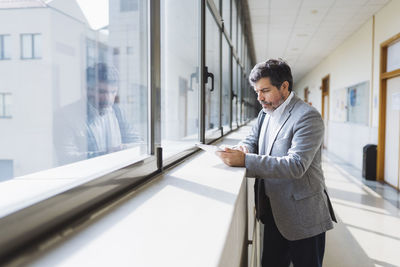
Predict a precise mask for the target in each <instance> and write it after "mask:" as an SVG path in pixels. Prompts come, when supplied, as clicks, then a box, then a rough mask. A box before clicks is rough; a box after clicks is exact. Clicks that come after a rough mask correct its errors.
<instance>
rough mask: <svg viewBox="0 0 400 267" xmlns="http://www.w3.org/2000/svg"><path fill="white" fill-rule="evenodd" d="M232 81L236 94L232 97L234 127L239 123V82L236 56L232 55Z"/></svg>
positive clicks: (233, 92)
mask: <svg viewBox="0 0 400 267" xmlns="http://www.w3.org/2000/svg"><path fill="white" fill-rule="evenodd" d="M232 82H233V86H232V94H233V95H234V98H233V99H232V128H236V127H237V125H238V124H237V119H238V116H237V112H238V109H237V102H238V93H237V88H238V84H237V62H236V60H235V58H234V57H232Z"/></svg>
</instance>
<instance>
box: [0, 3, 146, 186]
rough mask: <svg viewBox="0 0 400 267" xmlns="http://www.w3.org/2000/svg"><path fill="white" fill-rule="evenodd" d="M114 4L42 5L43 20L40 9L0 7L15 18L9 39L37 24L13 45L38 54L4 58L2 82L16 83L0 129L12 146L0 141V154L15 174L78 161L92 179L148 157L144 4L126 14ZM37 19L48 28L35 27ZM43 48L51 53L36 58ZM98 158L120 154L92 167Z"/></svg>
mask: <svg viewBox="0 0 400 267" xmlns="http://www.w3.org/2000/svg"><path fill="white" fill-rule="evenodd" d="M118 1H119V0H109V1H84V0H77V1H67V2H68V5H65V6H64V5H61V6H58V7H57V9H53V8H51V7H49V6H46V7H44V8H45V9H47V10H46V12H48V13H49V16H45V17H43V15H42V14H43V9H42V8H40V9H37V8H32V9H24V11H26V12H28V13H29V14H27V15H26V16H23V17H21V16H19V15H18V14H19V13H20V12H21V10H18V7H16V8H15V9H8V10H5V11H4V12H8V13H9V14H8V15H10V17H15V21H14V22H12V21H10V23H11V24H13V25H14V27H13V29H14V31H15V32H12V33H10V35H11V36H13V35H14V34H15V35H17V34H19V33H21V32H26V28H27V27H28V26H32V27H30V28H32V29H34V32H32V33H26V34H22V35H21V45H22V47H21V48H20V46H19V45H18V46H12V49H13V50H14V51H18V52H19V51H21V52H22V57H24V58H32V57H34V58H38V60H32V61H26V60H18V61H12V62H10V63H8V62H2V63H4V64H10V65H9V66H10V67H9V68H4V70H6V73H5V74H4V76H2V79H3V80H4V81H2V83H3V82H4V84H8V85H15V86H14V87H11V88H7V90H10V93H12V95H10V96H9V97H8V98H7V99H6V103H5V104H6V110H7V115H12V119H11V120H12V123H11V124H10V128H9V129H8V131H7V132H5V131H0V137H1V138H0V140H7V142H8V143H9V144H13V145H9V146H8V145H7V146H3V143H1V142H2V141H0V147H2V148H3V147H5V148H6V149H2V151H1V152H2V155H1V158H7V159H10V160H12V161H13V162H14V172H13V175H14V176H15V177H19V176H22V175H27V174H33V173H35V172H38V171H47V170H49V169H52V168H54V167H59V166H63V165H66V164H70V163H77V162H79V163H80V164H88V165H81V166H85V167H84V170H85V171H84V172H83V171H82V172H80V174H79V175H80V176H81V177H84V178H88V179H89V178H94V177H98V176H99V175H101V174H105V173H107V172H110V171H113V170H115V169H116V168H117V166H119V167H118V168H120V167H122V166H121V165H124V164H125V166H126V165H128V164H129V162H130V163H132V162H133V161H135V159H139V158H143V155H146V154H147V126H148V123H147V112H148V111H147V110H148V104H147V103H148V98H147V90H148V89H147V76H148V75H147V28H146V25H147V17H146V16H147V1H140V2H139V6H138V8H137V10H136V11H132V12H129V14H128V13H121V11H120V8H119V5H118ZM16 5H18V4H16ZM49 5H51V3H49ZM64 7H65V9H64ZM20 8H24V3H23V2H21V6H20ZM71 10H74V12H73V13H72V12H71ZM38 21H40V22H42V23H43V25H46V27H33V25H38V24H37V22H38ZM83 21H85V22H87V23H83ZM17 22H18V23H17ZM81 22H82V23H81ZM41 30H43V32H40V31H41ZM32 41H33V44H32ZM127 47H131V48H132V49H131V53H129V54H127V53H126V52H125V51H127V49H126V48H127ZM48 48H51V53H48V55H49V56H51V58H46V60H42V59H40V58H41V57H42V55H43V52H44V51H46V50H45V49H48ZM20 49H21V50H20ZM14 51H13V53H14ZM118 51H119V52H118ZM32 53H33V54H32ZM4 64H3V65H4ZM11 64H12V65H11ZM16 71H18V72H16ZM16 79H18V80H22V81H28V82H19V81H17V80H16ZM17 85H18V86H17ZM11 96H12V98H11ZM11 108H12V109H11ZM15 147H18V149H14V148H15ZM37 151H40V152H41V155H43V156H41V157H37V156H36V155H37ZM114 152H115V153H114ZM111 153H113V155H108V154H111ZM128 153H129V157H127V156H125V155H128ZM102 155H107V156H106V158H109V157H110V156H113V157H121V158H118V160H115V161H106V163H107V164H94V165H93V163H92V165H90V163H91V162H96V160H99V159H94V158H95V157H98V156H102ZM126 158H129V160H127V159H126ZM108 164H109V165H108ZM71 166H76V164H74V165H71ZM86 166H91V167H86ZM68 167H69V166H68ZM49 186H50V184H49Z"/></svg>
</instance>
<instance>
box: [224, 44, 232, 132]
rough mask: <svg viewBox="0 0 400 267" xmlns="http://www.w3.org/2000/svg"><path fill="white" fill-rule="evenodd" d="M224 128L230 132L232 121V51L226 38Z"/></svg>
mask: <svg viewBox="0 0 400 267" xmlns="http://www.w3.org/2000/svg"><path fill="white" fill-rule="evenodd" d="M222 40H223V43H222V44H223V46H222V50H223V53H222V62H223V64H222V126H224V133H225V132H227V130H229V121H230V102H231V98H230V90H231V77H230V76H231V72H230V64H229V62H230V59H231V49H230V46H229V44H228V41H227V40H226V39H225V37H223V38H222Z"/></svg>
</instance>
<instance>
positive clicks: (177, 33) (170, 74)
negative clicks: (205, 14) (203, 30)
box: [161, 0, 199, 158]
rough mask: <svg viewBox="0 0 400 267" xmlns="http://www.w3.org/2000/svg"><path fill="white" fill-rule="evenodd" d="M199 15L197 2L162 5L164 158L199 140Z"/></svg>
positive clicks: (181, 0) (167, 0) (176, 0)
mask: <svg viewBox="0 0 400 267" xmlns="http://www.w3.org/2000/svg"><path fill="white" fill-rule="evenodd" d="M198 13H199V12H198V3H197V2H196V1H187V0H165V1H161V145H162V147H163V157H164V158H167V157H169V156H171V155H173V154H177V153H178V152H181V151H183V150H185V149H186V148H188V147H192V146H193V145H194V144H195V143H197V142H198V140H199V60H198V54H199V45H198V44H199V37H198V36H199V34H198V28H199V23H198V16H197V15H198ZM182 21H185V23H182ZM182 40H185V41H184V42H182Z"/></svg>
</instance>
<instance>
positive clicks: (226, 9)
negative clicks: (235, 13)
mask: <svg viewBox="0 0 400 267" xmlns="http://www.w3.org/2000/svg"><path fill="white" fill-rule="evenodd" d="M222 18H223V20H224V25H225V28H226V31H227V32H228V36H231V0H223V1H222Z"/></svg>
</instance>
